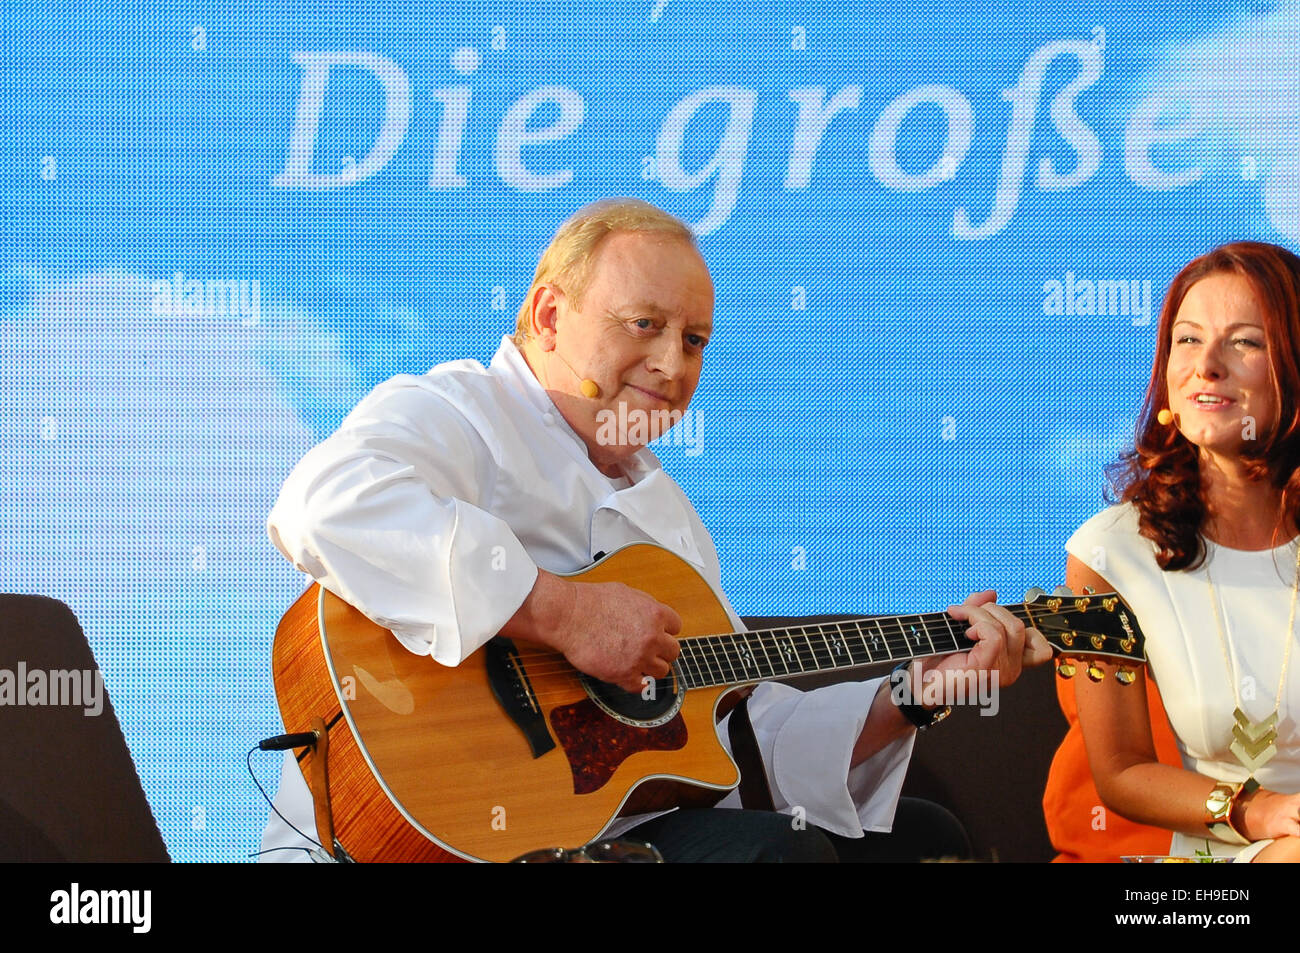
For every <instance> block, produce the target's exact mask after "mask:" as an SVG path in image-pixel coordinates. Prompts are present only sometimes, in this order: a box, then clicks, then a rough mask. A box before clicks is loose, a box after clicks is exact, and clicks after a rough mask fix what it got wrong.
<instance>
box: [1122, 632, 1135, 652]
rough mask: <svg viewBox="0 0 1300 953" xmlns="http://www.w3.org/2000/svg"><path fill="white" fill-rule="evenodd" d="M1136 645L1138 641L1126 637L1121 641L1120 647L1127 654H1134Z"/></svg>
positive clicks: (1131, 637) (1129, 636) (1128, 636)
mask: <svg viewBox="0 0 1300 953" xmlns="http://www.w3.org/2000/svg"><path fill="white" fill-rule="evenodd" d="M1135 644H1137V640H1136V639H1134V638H1133V636H1131V635H1126V636H1124V638H1122V639H1120V640H1119V647H1120V648H1122V649H1123V650H1124V651H1125V652H1132V651H1133V646H1134V645H1135Z"/></svg>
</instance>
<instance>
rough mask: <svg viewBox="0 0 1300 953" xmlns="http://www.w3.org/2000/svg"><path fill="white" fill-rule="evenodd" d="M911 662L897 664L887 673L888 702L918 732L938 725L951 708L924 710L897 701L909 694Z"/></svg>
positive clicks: (917, 706) (911, 703) (948, 706)
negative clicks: (914, 726)
mask: <svg viewBox="0 0 1300 953" xmlns="http://www.w3.org/2000/svg"><path fill="white" fill-rule="evenodd" d="M911 665H912V661H911V659H909V660H908V661H906V662H899V663H898V664H897V665H895V666H894V670H893V671H892V672H890V673H889V700H890V701H892V702H893V703H894V706H895V707H896V708H897V709H898V710H899V712H900V713H902V715H903V717H904V718H906V719H907V720H908V721H910V722H911V723H912V724H914V725H916V727H917V728H918V729H919V730H920V731H925V729H927V728H930V727H932V726H934V725H937V724H939V722H941V721H943V720H944V719H945V718H947V717H948V716H949V715H951V714H952V706H951V705H945V706H944V707H943V708H926V707H925V706H923V705H918V704H916V703H914V702H911V701H906V702H904V701H899V699H900V698H907V697H909V694H910V692H911V684H910V675H911V672H910V669H911Z"/></svg>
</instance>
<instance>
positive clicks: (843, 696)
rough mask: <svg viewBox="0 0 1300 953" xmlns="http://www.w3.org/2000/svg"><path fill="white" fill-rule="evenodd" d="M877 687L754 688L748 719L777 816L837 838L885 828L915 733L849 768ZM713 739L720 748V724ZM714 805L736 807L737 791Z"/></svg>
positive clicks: (775, 685)
mask: <svg viewBox="0 0 1300 953" xmlns="http://www.w3.org/2000/svg"><path fill="white" fill-rule="evenodd" d="M881 681H883V680H882V679H875V680H872V681H868V682H843V683H841V684H838V685H828V686H826V687H825V688H819V689H817V690H816V691H811V692H802V691H799V690H798V689H796V688H791V687H790V686H789V685H783V684H781V683H778V682H767V683H764V684H762V685H759V686H758V687H757V688H756V689H755V690H754V694H753V695H752V696H751V697H750V700H749V715H750V721H751V722H752V723H753V725H754V736H755V738H756V740H757V741H758V749H759V753H760V754H761V755H762V757H763V764H764V767H765V768H766V769H767V778H768V786H769V787H770V788H771V791H772V800H773V802H774V804H775V806H776V809H777V810H778V811H780V812H782V813H786V814H795V813H798V814H799V815H800V816H802V817H803V818H804V819H805V820H806V821H807V822H808V823H809V824H812V825H815V826H817V827H821V828H823V829H825V830H828V831H830V832H832V833H834V834H839V835H841V836H844V837H861V836H862V832H863V831H864V830H867V831H888V830H890V828H891V827H892V825H893V820H894V811H895V809H896V808H897V807H898V798H899V795H900V793H901V792H902V789H903V780H904V778H905V777H906V775H907V764H908V761H909V759H910V758H911V756H912V745H913V744H914V743H915V741H916V732H912V731H909V732H908V733H907V734H906V735H904V736H903V737H902V738H900V739H898V740H897V741H894V742H891V743H890V744H888V745H886V746H885V747H884V748H882V749H881V750H880V751H878V752H876V753H875V754H874V755H872V756H871V757H870V758H868V759H867V760H866V761H864V762H863V763H862V764H860V765H858V766H857V767H854V768H852V769H851V770H850V767H849V766H850V764H851V763H852V758H853V748H854V746H855V745H856V744H857V741H858V736H859V735H861V733H862V728H863V726H864V725H865V724H866V721H867V715H868V713H869V712H870V710H871V704H872V701H873V700H874V699H875V697H876V691H877V689H878V688H879V686H880V683H881ZM728 718H730V716H728ZM719 737H720V738H721V739H722V740H723V743H724V744H727V737H728V735H727V732H726V730H725V722H724V726H720V730H719ZM719 806H720V807H724V806H725V807H739V806H740V799H739V794H738V792H735V791H733V792H732V793H731V794H730V795H728V797H727V798H726V799H725V800H724V801H723V802H721V804H720V805H719Z"/></svg>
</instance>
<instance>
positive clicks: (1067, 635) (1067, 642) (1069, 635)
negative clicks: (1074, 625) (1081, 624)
mask: <svg viewBox="0 0 1300 953" xmlns="http://www.w3.org/2000/svg"><path fill="white" fill-rule="evenodd" d="M1061 644H1062V645H1064V646H1065V647H1066V648H1067V649H1068V648H1073V647H1074V633H1073V632H1062V633H1061Z"/></svg>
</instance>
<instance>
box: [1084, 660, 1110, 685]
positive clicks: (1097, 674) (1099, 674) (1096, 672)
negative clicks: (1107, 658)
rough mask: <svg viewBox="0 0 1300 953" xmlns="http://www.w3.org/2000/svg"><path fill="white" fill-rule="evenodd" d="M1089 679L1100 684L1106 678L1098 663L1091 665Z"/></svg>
mask: <svg viewBox="0 0 1300 953" xmlns="http://www.w3.org/2000/svg"><path fill="white" fill-rule="evenodd" d="M1088 677H1089V678H1090V679H1092V680H1093V681H1094V682H1100V681H1101V680H1102V679H1103V678H1105V677H1106V673H1105V672H1103V671H1102V670H1101V666H1100V665H1098V664H1097V663H1096V662H1093V663H1092V664H1091V665H1089V666H1088Z"/></svg>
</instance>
